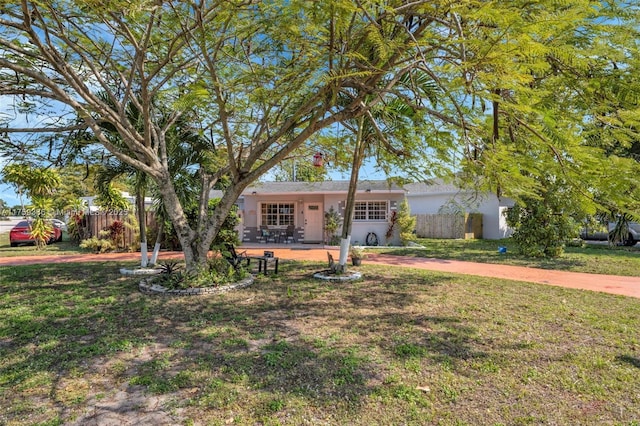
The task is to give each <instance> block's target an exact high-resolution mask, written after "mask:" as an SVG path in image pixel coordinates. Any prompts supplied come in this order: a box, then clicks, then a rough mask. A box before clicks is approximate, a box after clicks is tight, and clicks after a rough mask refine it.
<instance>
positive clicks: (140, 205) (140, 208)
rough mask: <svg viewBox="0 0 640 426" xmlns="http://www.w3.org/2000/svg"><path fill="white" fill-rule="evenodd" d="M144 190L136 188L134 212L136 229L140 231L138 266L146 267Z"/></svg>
mask: <svg viewBox="0 0 640 426" xmlns="http://www.w3.org/2000/svg"><path fill="white" fill-rule="evenodd" d="M144 196H145V193H144V190H142V189H138V190H136V210H137V211H136V213H137V214H138V230H139V231H140V266H141V267H142V268H146V267H147V264H148V254H147V215H146V212H145V209H144Z"/></svg>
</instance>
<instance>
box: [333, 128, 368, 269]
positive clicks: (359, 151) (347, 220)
mask: <svg viewBox="0 0 640 426" xmlns="http://www.w3.org/2000/svg"><path fill="white" fill-rule="evenodd" d="M363 124H364V116H363V117H360V119H359V120H358V131H357V134H356V147H355V148H356V149H355V150H354V152H353V162H352V167H351V177H350V179H349V190H348V192H347V202H346V205H345V208H344V220H343V222H342V239H341V240H340V257H339V260H338V266H337V268H336V269H337V271H339V272H345V271H346V270H347V257H348V256H349V247H350V245H351V229H352V226H353V211H354V210H355V205H356V190H357V189H358V175H359V174H360V166H362V160H363V157H364V148H365V143H364V141H363V138H362V127H363Z"/></svg>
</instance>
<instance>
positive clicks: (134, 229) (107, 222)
mask: <svg viewBox="0 0 640 426" xmlns="http://www.w3.org/2000/svg"><path fill="white" fill-rule="evenodd" d="M128 215H132V219H134V220H133V221H132V220H131V219H129V218H128ZM85 219H86V222H85V229H86V231H88V233H89V236H92V237H98V236H99V235H100V231H103V230H107V229H108V228H109V227H110V226H111V225H112V224H113V223H114V222H116V221H121V222H123V223H132V224H134V226H125V227H124V233H123V238H122V240H121V244H120V245H121V246H122V248H125V247H129V246H131V245H132V244H136V243H139V241H140V238H139V237H138V236H137V234H138V230H139V227H138V224H137V220H135V219H136V217H135V215H134V213H133V212H130V213H126V212H123V213H105V212H94V213H92V214H87V215H85ZM155 226H156V223H155V215H154V214H153V213H152V212H147V231H150V230H152V229H155ZM147 235H148V232H147Z"/></svg>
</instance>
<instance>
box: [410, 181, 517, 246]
mask: <svg viewBox="0 0 640 426" xmlns="http://www.w3.org/2000/svg"><path fill="white" fill-rule="evenodd" d="M404 189H405V190H406V196H407V201H408V202H409V206H410V208H411V214H414V215H415V214H440V213H445V214H446V213H481V214H482V238H484V239H487V240H498V239H501V238H506V237H508V236H509V235H511V230H510V229H509V227H508V226H507V223H506V219H505V217H504V214H503V212H504V211H505V210H506V209H508V208H509V207H512V206H513V201H512V200H511V199H506V198H499V197H497V196H496V195H495V194H491V193H487V192H482V193H479V192H475V191H472V190H462V189H460V188H458V187H456V186H454V185H448V184H442V183H437V184H426V183H412V184H408V185H405V186H404Z"/></svg>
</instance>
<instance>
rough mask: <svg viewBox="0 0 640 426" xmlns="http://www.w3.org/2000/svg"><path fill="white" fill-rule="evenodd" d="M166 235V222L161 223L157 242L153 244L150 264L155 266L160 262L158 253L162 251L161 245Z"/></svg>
mask: <svg viewBox="0 0 640 426" xmlns="http://www.w3.org/2000/svg"><path fill="white" fill-rule="evenodd" d="M163 236H164V224H163V223H159V225H158V235H157V236H156V244H155V245H154V246H153V253H152V254H151V260H150V261H149V266H155V264H156V263H157V262H158V254H159V253H160V246H161V245H162V237H163Z"/></svg>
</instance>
